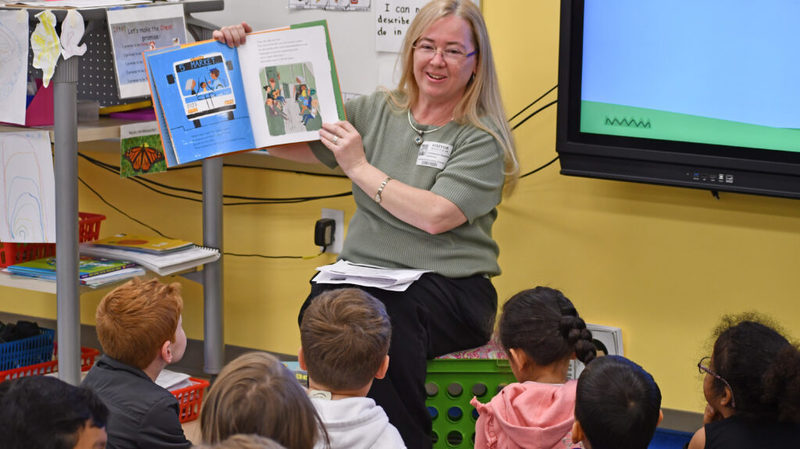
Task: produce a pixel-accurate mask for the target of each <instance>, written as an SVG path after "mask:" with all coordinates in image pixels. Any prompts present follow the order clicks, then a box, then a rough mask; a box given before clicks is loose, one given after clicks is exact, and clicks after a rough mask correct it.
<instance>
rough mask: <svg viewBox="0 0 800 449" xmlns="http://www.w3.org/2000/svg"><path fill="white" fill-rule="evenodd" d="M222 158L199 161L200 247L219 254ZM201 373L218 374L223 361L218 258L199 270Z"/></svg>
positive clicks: (220, 284) (220, 264)
mask: <svg viewBox="0 0 800 449" xmlns="http://www.w3.org/2000/svg"><path fill="white" fill-rule="evenodd" d="M222 160H223V159H222V158H221V157H218V158H214V159H206V160H204V161H203V244H204V245H205V246H209V247H212V248H219V250H220V252H221V251H222ZM203 304H204V308H203V310H204V313H203V330H204V350H205V357H204V371H205V372H206V373H208V374H212V375H216V374H219V372H220V370H221V369H222V365H224V363H225V360H224V357H225V341H224V340H225V336H224V333H223V314H222V258H221V257H220V259H219V260H217V261H216V262H212V263H207V264H205V265H204V266H203Z"/></svg>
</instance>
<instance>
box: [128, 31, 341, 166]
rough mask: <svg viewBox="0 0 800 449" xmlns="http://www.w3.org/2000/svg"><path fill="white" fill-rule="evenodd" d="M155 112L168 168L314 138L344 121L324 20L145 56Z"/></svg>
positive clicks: (199, 43) (162, 49)
mask: <svg viewBox="0 0 800 449" xmlns="http://www.w3.org/2000/svg"><path fill="white" fill-rule="evenodd" d="M143 58H144V61H145V66H146V71H147V76H148V83H149V85H150V93H151V97H152V99H153V107H154V109H155V112H156V118H157V119H158V124H159V129H160V133H161V140H162V143H163V148H164V155H165V157H166V159H167V165H168V166H170V167H171V166H174V165H179V164H184V163H187V162H192V161H195V160H199V159H205V158H208V157H213V156H219V155H222V154H229V153H236V152H241V151H250V150H255V149H259V148H265V147H270V146H275V145H283V144H289V143H296V142H309V141H312V140H319V129H321V127H322V122H336V121H339V120H345V113H344V105H343V102H342V94H341V90H340V88H339V79H338V76H337V74H336V66H335V64H334V61H333V52H332V50H331V44H330V39H329V36H328V25H327V22H326V21H324V20H323V21H316V22H307V23H301V24H297V25H292V26H289V27H284V28H276V29H271V30H265V31H258V32H254V33H250V34H248V35H247V42H246V43H245V44H244V45H241V46H239V47H236V48H230V47H228V46H227V45H225V44H222V43H220V42H217V41H214V40H210V41H202V42H197V43H190V44H184V45H179V46H172V47H167V48H161V49H155V50H150V51H146V52H144V54H143Z"/></svg>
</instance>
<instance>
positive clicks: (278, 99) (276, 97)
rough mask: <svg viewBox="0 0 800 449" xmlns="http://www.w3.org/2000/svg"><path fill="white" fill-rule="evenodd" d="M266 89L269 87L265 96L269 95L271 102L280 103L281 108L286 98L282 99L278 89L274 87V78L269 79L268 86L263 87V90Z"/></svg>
mask: <svg viewBox="0 0 800 449" xmlns="http://www.w3.org/2000/svg"><path fill="white" fill-rule="evenodd" d="M267 87H269V89H268V90H267V94H268V95H270V96H271V97H272V99H273V100H275V101H276V102H278V103H280V104H281V106H283V105H284V104H285V103H286V98H284V97H283V95H281V89H280V87H278V86H276V85H275V78H270V79H269V86H265V87H264V89H267Z"/></svg>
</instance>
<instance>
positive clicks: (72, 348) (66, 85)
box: [52, 57, 81, 385]
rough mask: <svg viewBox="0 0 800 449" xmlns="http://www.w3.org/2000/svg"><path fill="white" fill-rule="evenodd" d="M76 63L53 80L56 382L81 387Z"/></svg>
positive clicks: (65, 64) (63, 64)
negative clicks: (57, 380)
mask: <svg viewBox="0 0 800 449" xmlns="http://www.w3.org/2000/svg"><path fill="white" fill-rule="evenodd" d="M78 59H79V58H78V57H72V58H69V59H67V60H66V61H63V60H62V61H59V63H58V65H57V66H56V71H55V74H54V76H53V80H52V81H53V117H54V134H55V137H54V143H55V148H54V153H55V183H56V266H57V267H58V270H56V302H57V313H58V322H57V328H58V330H57V332H56V335H57V340H58V377H59V378H60V379H61V380H63V381H65V382H69V383H71V384H73V385H77V384H79V383H80V380H81V378H80V366H81V364H80V327H81V317H80V295H79V293H78V119H77V87H78Z"/></svg>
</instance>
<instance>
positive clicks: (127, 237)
mask: <svg viewBox="0 0 800 449" xmlns="http://www.w3.org/2000/svg"><path fill="white" fill-rule="evenodd" d="M91 244H92V245H97V246H105V247H109V248H119V249H125V250H128V251H140V252H143V253H151V254H164V253H169V252H172V251H180V250H184V249H187V248H191V247H193V246H194V243H192V242H187V241H186V240H177V239H168V238H164V237H154V236H143V235H133V234H117V235H115V236H113V237H107V238H104V239H100V240H95V241H93V242H91Z"/></svg>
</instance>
